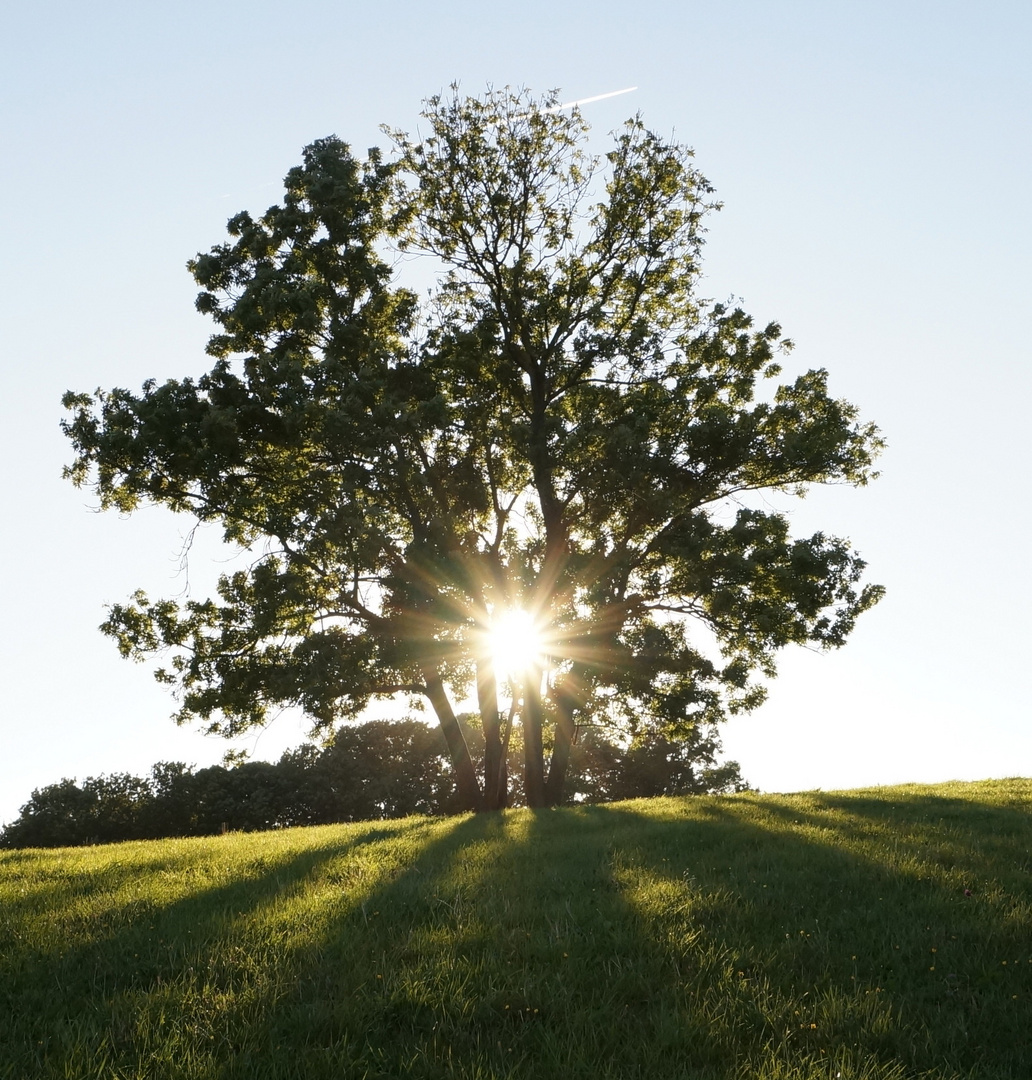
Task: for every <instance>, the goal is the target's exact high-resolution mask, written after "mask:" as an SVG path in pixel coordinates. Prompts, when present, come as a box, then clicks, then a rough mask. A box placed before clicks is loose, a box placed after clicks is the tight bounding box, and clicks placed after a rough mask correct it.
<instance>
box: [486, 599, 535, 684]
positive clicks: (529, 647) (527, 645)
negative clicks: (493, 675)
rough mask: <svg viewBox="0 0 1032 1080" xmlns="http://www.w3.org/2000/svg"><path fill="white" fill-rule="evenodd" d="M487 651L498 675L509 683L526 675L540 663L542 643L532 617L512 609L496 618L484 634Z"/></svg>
mask: <svg viewBox="0 0 1032 1080" xmlns="http://www.w3.org/2000/svg"><path fill="white" fill-rule="evenodd" d="M487 647H488V649H489V650H490V653H491V656H492V658H493V659H494V664H495V669H496V670H497V671H498V673H499V674H504V675H507V676H508V677H509V678H510V679H516V678H520V677H522V676H524V675H527V674H529V673H530V672H532V671H533V670H534V669H535V668H540V667H541V665H542V664H543V663H544V659H545V657H544V652H545V650H544V640H543V639H542V636H541V632H540V630H539V629H538V627H537V624H536V622H535V619H534V616H533V615H531V614H530V612H529V611H523V610H521V609H520V608H513V609H511V610H508V611H504V612H502V613H500V614H499V615H497V616H496V617H495V618H494V619H493V620H492V621H491V627H490V629H489V630H488V633H487Z"/></svg>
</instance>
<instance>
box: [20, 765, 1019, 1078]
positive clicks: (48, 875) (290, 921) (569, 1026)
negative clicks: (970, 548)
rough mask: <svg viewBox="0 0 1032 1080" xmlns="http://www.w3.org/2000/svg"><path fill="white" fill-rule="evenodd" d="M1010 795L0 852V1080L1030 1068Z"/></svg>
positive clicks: (897, 1073)
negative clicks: (39, 1078) (2, 1079)
mask: <svg viewBox="0 0 1032 1080" xmlns="http://www.w3.org/2000/svg"><path fill="white" fill-rule="evenodd" d="M1030 803H1032V781H1028V780H1007V781H993V782H985V783H978V784H945V785H938V786H935V787H918V786H908V787H898V788H881V789H874V790H870V791H853V792H844V793H809V794H803V795H791V796H758V795H754V794H744V795H736V796H728V797H721V798H694V799H660V800H651V801H640V802H629V803H622V804H616V805H612V806H605V807H592V808H582V809H569V810H562V811H550V812H537V813H532V812H529V811H511V812H508V813H506V814H504V815H484V816H480V817H465V818H457V819H449V820H425V819H409V820H406V821H400V822H391V823H376V824H362V825H346V826H326V827H321V828H311V829H294V830H287V831H283V832H277V833H260V834H247V835H241V834H236V835H228V836H224V837H217V838H210V839H194V840H172V841H159V842H148V843H131V844H121V845H113V846H108V847H96V848H79V849H65V850H59V851H13V852H6V853H0V1077H2V1078H4V1080H7V1078H11V1080H28V1078H35V1077H62V1078H77V1080H78V1078H88V1077H104V1078H108V1077H112V1078H122V1080H129V1078H132V1080H144V1078H146V1080H160V1078H165V1077H167V1078H170V1080H171V1078H175V1080H201V1078H205V1080H207V1078H216V1077H217V1078H219V1080H222V1078H238V1077H239V1078H241V1080H244V1078H247V1080H258V1078H265V1077H267V1078H275V1080H289V1078H298V1080H318V1078H330V1077H333V1078H334V1080H340V1078H343V1080H350V1078H352V1077H354V1078H362V1077H368V1078H374V1077H385V1078H386V1077H392V1078H393V1077H413V1078H431V1077H441V1078H444V1077H454V1078H462V1080H487V1078H495V1077H498V1078H503V1077H512V1078H515V1077H520V1078H528V1080H529V1078H533V1080H549V1078H557V1080H558V1078H560V1077H561V1078H562V1080H589V1078H590V1080H606V1078H613V1080H616V1078H620V1080H625V1078H626V1080H633V1078H639V1077H640V1078H643V1080H644V1078H646V1077H647V1078H649V1080H665V1078H674V1077H678V1078H685V1080H752V1078H755V1080H760V1078H762V1080H817V1078H820V1080H834V1078H837V1077H839V1076H841V1078H842V1080H861V1078H863V1080H876V1078H877V1080H903V1078H911V1077H926V1078H933V1077H934V1078H936V1080H946V1078H950V1077H964V1078H969V1077H970V1078H976V1077H977V1078H985V1080H988V1078H992V1080H998V1078H999V1080H1003V1078H1011V1080H1028V1078H1029V1077H1030V1076H1032V1036H1030V1034H1029V1032H1030V1030H1032V881H1030V877H1029V870H1030V866H1032V823H1030V818H1029V813H1028V810H1029V806H1030ZM965 890H969V891H970V895H966V894H965Z"/></svg>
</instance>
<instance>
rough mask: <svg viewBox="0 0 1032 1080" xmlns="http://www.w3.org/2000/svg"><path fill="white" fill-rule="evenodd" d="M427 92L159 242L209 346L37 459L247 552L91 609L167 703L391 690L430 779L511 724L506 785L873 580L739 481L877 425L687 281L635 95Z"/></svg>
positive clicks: (677, 164) (690, 225)
mask: <svg viewBox="0 0 1032 1080" xmlns="http://www.w3.org/2000/svg"><path fill="white" fill-rule="evenodd" d="M423 116H424V118H425V120H426V124H427V131H426V134H425V135H424V136H422V137H420V138H414V137H410V136H409V135H407V134H405V133H403V132H396V131H395V132H388V133H387V134H388V135H389V137H390V139H391V142H392V144H393V153H392V154H390V155H387V156H386V157H385V156H384V155H383V154H381V152H380V151H378V150H376V149H374V150H371V151H369V153H368V155H367V156H366V158H365V159H364V160H360V159H359V158H358V157H356V156H355V155H354V154H353V153H352V152H351V150H350V149H349V147H348V146H347V145H346V144H345V143H343V142H341V141H340V140H338V139H336V138H327V139H322V140H319V141H318V142H315V143H313V144H311V145H310V146H308V147H307V148H306V149H305V151H304V156H303V162H302V164H301V165H299V166H298V167H296V168H294V169H292V170H291V171H290V172H289V174H288V175H287V177H286V180H285V193H284V197H283V199H282V202H281V203H280V204H278V205H275V206H272V207H271V208H269V210H267V211H266V213H265V214H263V215H262V216H260V217H254V216H252V215H251V214H249V213H246V212H244V213H240V214H238V215H236V216H235V217H233V218H232V219H230V221H229V226H228V231H229V238H228V240H227V241H226V242H225V243H223V244H220V245H218V246H216V247H214V248H213V249H212V250H211V251H209V252H207V253H206V254H201V255H198V256H197V257H196V258H195V259H194V260H192V261H191V262H190V264H189V267H190V270H191V272H192V274H193V276H194V278H195V280H196V281H197V283H198V285H199V286H200V288H201V292H200V294H199V296H198V299H197V307H198V309H199V310H200V311H201V312H203V313H205V314H206V315H208V316H210V317H211V318H212V319H214V321H215V322H216V324H217V327H218V329H217V332H216V333H215V334H214V335H213V336H212V338H211V339H210V342H209V345H208V352H209V353H210V355H211V357H212V358H213V361H214V363H213V365H212V367H211V369H210V370H209V371H208V372H207V373H206V374H205V375H203V376H202V377H200V378H197V379H190V378H185V379H178V380H175V379H174V380H168V381H165V382H163V383H160V384H159V383H157V382H155V381H150V382H147V383H145V384H144V386H143V388H142V391H141V392H140V393H138V394H136V393H132V392H130V391H128V390H124V389H114V390H110V391H98V392H97V393H96V394H94V395H87V394H78V393H69V394H67V395H66V397H65V405H66V406H67V407H68V408H69V409H70V410H71V418H70V419H69V420H68V421H66V423H65V424H64V428H65V430H66V432H67V434H68V436H69V437H70V439H71V441H72V444H73V446H74V448H75V453H76V457H75V459H74V461H73V463H72V464H71V466H70V467H69V468H68V469H67V470H66V472H67V475H68V476H69V477H70V478H71V479H72V481H73V482H74V483H76V484H78V485H86V486H89V487H91V488H92V489H93V490H95V491H96V492H97V494H98V495H99V498H100V501H101V504H102V506H104V507H114V508H117V509H119V510H121V511H123V512H129V511H132V510H134V509H135V508H136V507H137V506H139V505H141V504H142V503H158V504H162V505H164V506H167V507H169V508H171V509H172V510H174V511H177V512H181V513H184V514H189V515H192V516H193V517H194V518H195V519H196V520H197V521H199V522H215V523H218V525H219V526H220V527H221V529H222V532H223V535H224V537H225V539H226V541H227V542H229V543H231V544H234V545H237V546H239V547H240V548H242V549H245V550H247V551H249V552H251V553H252V556H251V558H250V559H249V560H248V562H247V565H246V568H245V569H237V570H234V571H233V572H231V573H228V574H226V575H224V576H223V577H222V578H221V579H220V581H219V584H218V589H217V595H216V596H214V597H211V598H207V599H200V600H198V599H186V600H181V601H173V600H165V599H159V600H152V599H151V598H149V597H148V596H146V595H144V594H143V593H142V592H138V593H136V594H135V595H134V596H133V597H132V598H131V600H129V601H128V602H127V603H121V604H115V605H113V606H112V607H111V608H110V611H109V616H108V618H107V621H106V622H105V623H104V624H103V627H102V629H103V630H104V632H105V633H107V634H109V635H110V636H111V637H113V638H114V639H115V641H116V642H117V644H118V647H119V649H120V650H121V652H122V654H123V655H125V656H131V657H136V658H150V657H154V656H156V655H159V654H161V655H164V656H166V659H165V660H164V661H163V666H162V667H160V668H159V669H158V670H157V677H158V679H159V680H161V681H162V682H165V683H167V684H169V685H170V686H172V687H174V688H175V690H176V692H177V694H178V695H179V702H180V709H179V712H178V713H177V717H178V719H179V720H180V721H186V720H190V719H194V718H199V719H200V720H201V721H202V722H203V723H204V724H205V725H206V726H207V729H208V730H209V731H213V732H221V733H224V734H227V735H232V734H236V733H238V732H241V731H243V730H245V729H247V728H249V727H251V726H253V725H259V724H262V723H263V722H264V721H265V720H266V718H267V716H268V713H269V710H270V709H272V708H276V707H279V706H281V705H283V704H290V705H296V706H300V707H301V708H303V709H304V710H305V711H306V712H307V713H308V714H309V715H310V716H311V718H312V720H313V725H314V727H315V729H323V730H329V729H331V728H332V727H333V725H335V724H336V723H337V722H338V721H339V720H341V719H348V718H354V717H357V716H359V715H360V714H361V713H362V711H363V710H364V709H365V708H366V707H367V705H368V704H369V703H370V702H371V701H373V700H374V699H381V698H386V697H392V696H394V695H404V696H407V697H409V698H411V699H414V700H423V701H425V702H427V703H429V705H430V706H431V707H432V709H433V710H434V712H435V714H436V716H437V719H438V720H439V722H440V726H441V730H442V732H443V734H444V737H445V739H446V742H447V746H448V750H449V754H450V756H451V760H452V762H453V767H454V769H455V776H456V780H457V785H458V790H459V801H460V805H461V806H463V807H465V808H470V809H473V808H494V807H499V806H504V805H505V804H506V801H507V790H508V782H509V781H508V768H507V765H506V762H507V760H508V754H507V748H508V740H509V737H510V734H511V732H512V730H513V727H514V725H516V724H518V725H519V726H520V728H521V735H522V744H523V748H524V758H523V769H524V776H523V787H524V790H525V793H526V799H527V802H528V803H529V804H530V805H532V806H540V805H546V804H555V803H558V802H560V801H561V799H562V793H563V788H564V784H565V780H566V774H567V770H568V768H569V760H570V753H571V748H572V746H573V744H574V742H575V739H576V734H577V730H578V727H579V726H583V725H585V724H588V723H595V724H605V725H609V726H610V727H611V728H614V729H617V730H623V731H625V732H626V733H627V734H628V735H634V734H635V733H639V732H641V731H651V732H654V733H656V734H657V735H659V736H662V737H668V738H674V739H677V738H684V739H689V740H690V739H692V738H693V737H694V738H698V737H699V735H698V733H699V732H701V731H705V730H709V729H711V728H712V727H713V725H715V724H717V723H719V722H720V721H721V720H722V719H724V718H725V717H726V716H727V715H728V714H729V713H733V712H736V711H739V710H745V709H752V708H755V707H756V706H757V705H758V704H759V703H760V702H761V701H762V700H763V696H764V686H763V682H764V679H765V678H768V677H770V676H772V675H773V674H774V673H775V658H776V654H777V652H778V651H779V650H780V649H782V648H784V647H785V646H787V645H789V644H792V643H799V644H804V643H809V644H812V645H816V646H819V647H824V648H832V647H837V646H840V645H842V644H843V643H844V641H845V640H846V638H847V636H848V634H849V632H850V631H851V629H852V628H853V625H854V623H855V620H856V618H857V616H858V615H859V614H860V613H861V612H863V611H864V610H865V609H867V608H869V607H871V606H872V605H873V604H874V603H875V602H876V601H877V599H878V598H879V596H880V594H881V590H880V588H879V587H878V586H873V585H870V584H866V585H865V584H863V583H862V580H861V579H862V576H863V571H864V562H863V560H862V559H860V558H859V557H858V556H857V554H856V553H855V552H853V551H852V549H851V547H850V544H849V543H848V542H847V541H846V540H843V539H839V538H836V537H833V536H828V535H825V534H824V533H820V532H819V533H816V534H814V535H812V536H809V537H801V538H796V537H793V536H792V535H790V531H789V524H788V520H787V518H786V516H785V515H784V514H782V513H780V512H778V511H776V510H772V509H760V508H758V505H759V503H758V500H752V503H756V505H751V504H750V498H749V493H753V492H759V491H770V490H774V491H781V492H789V493H795V494H801V493H803V492H804V491H805V490H806V488H807V487H808V486H810V485H813V484H828V483H848V484H853V485H862V484H865V483H866V482H867V481H868V480H869V479H870V478H871V477H872V476H873V475H874V473H873V472H872V463H873V460H874V458H875V457H876V455H877V453H878V451H879V449H880V447H881V441H880V438H879V435H878V432H877V430H876V429H875V427H874V426H873V425H871V424H869V423H864V422H861V421H860V419H859V418H858V415H857V410H856V409H855V407H854V406H852V405H851V404H849V403H848V402H845V401H842V400H838V399H836V398H834V397H832V396H830V394H829V391H828V386H827V373H826V372H825V371H824V370H812V371H806V372H804V373H802V374H800V375H798V376H797V377H795V378H794V379H792V380H791V381H784V382H780V381H779V376H780V374H781V368H780V365H779V363H778V354H779V352H783V351H784V350H786V349H787V348H788V347H789V345H790V343H789V342H787V341H786V340H784V339H783V337H782V333H781V328H780V327H779V326H778V325H777V324H776V323H769V324H767V325H765V326H763V327H762V328H757V327H756V326H755V325H754V323H753V320H752V319H751V318H750V316H749V315H747V314H746V313H745V311H743V310H742V309H741V308H739V307H736V306H731V305H728V304H722V303H714V302H711V301H707V300H705V299H703V298H701V297H700V296H699V295H698V284H699V275H700V256H701V248H702V240H703V232H704V229H703V221H704V218H705V215H706V214H707V213H708V212H710V211H712V210H713V209H715V207H716V203H715V202H714V200H713V191H712V188H711V186H710V185H709V183H708V182H707V180H706V179H705V177H704V176H703V175H702V174H701V173H700V172H699V171H698V170H697V169H696V168H695V167H694V164H693V158H692V153H691V151H690V150H689V149H687V148H686V147H684V146H681V145H678V144H676V143H672V142H670V141H667V140H664V139H663V138H661V137H659V136H658V135H656V134H655V133H653V132H651V131H649V130H648V129H647V128H646V126H645V125H644V124H643V122H642V121H641V119H640V118H635V119H632V120H630V121H628V122H627V123H626V125H625V126H624V127H623V129H622V130H621V131H619V132H618V133H616V134H615V137H614V140H613V143H612V148H611V149H610V151H609V152H608V153H607V154H605V155H604V156H602V157H595V156H592V155H591V154H589V152H588V150H587V128H586V125H585V124H584V121H583V119H582V117H581V116H580V114H579V112H578V111H577V110H576V109H573V110H572V111H567V110H560V109H559V108H557V99H556V98H555V97H554V96H547V97H545V98H544V99H542V100H535V99H534V98H532V97H531V96H530V95H529V94H526V93H524V92H514V91H510V90H508V89H506V90H502V91H493V92H490V93H488V94H487V95H485V96H484V97H481V98H473V97H464V96H461V95H460V94H459V93H458V92H457V91H453V93H452V94H451V95H450V96H439V97H433V98H430V99H429V100H428V101H427V102H426V107H425V110H424V113H423ZM416 258H421V260H422V265H424V266H428V267H430V268H431V269H432V270H433V271H434V273H435V285H434V287H433V289H432V290H431V291H430V292H429V294H428V296H427V297H426V298H425V299H421V298H420V297H418V296H417V295H416V293H415V292H413V291H412V290H411V289H410V288H407V287H406V286H405V271H406V270H407V269H409V268H410V267H411V265H412V261H413V260H415V259H416ZM514 613H518V614H516V615H515V616H514ZM514 617H515V619H516V622H515V624H514V623H513V619H514ZM513 625H515V626H516V627H517V630H516V638H518V639H522V640H521V641H520V642H517V643H515V644H514V642H513V638H512V635H511V634H510V638H509V640H508V645H507V646H503V645H502V644H500V642H501V640H502V639H501V630H500V628H501V627H503V626H509V627H510V628H511V627H512V626H513ZM467 697H468V698H473V699H475V701H476V703H477V706H478V708H479V714H480V720H481V725H482V729H483V735H484V749H483V755H482V759H481V760H478V761H474V758H473V755H472V754H471V752H470V747H469V742H468V740H467V738H466V737H465V735H464V733H463V730H462V726H461V725H460V724H459V723H458V720H457V717H456V709H457V708H458V706H459V703H460V702H461V701H462V700H464V699H465V698H467Z"/></svg>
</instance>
